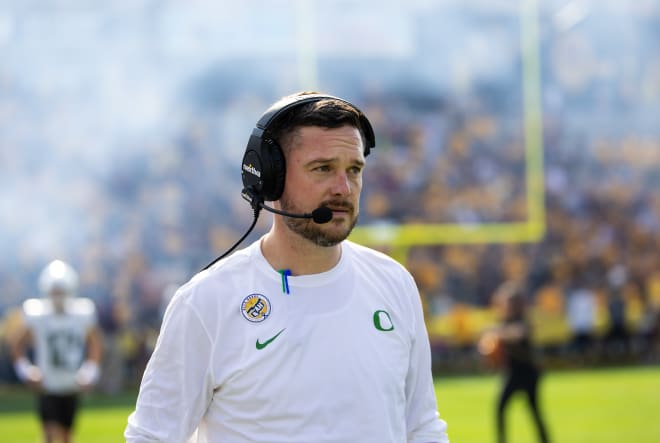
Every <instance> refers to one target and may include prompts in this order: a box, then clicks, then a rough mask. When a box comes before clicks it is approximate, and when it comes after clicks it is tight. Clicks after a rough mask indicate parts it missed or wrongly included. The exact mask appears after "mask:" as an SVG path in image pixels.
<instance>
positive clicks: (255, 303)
mask: <svg viewBox="0 0 660 443" xmlns="http://www.w3.org/2000/svg"><path fill="white" fill-rule="evenodd" d="M241 313H242V314H243V317H245V319H246V320H249V321H251V322H254V323H259V322H262V321H264V320H266V319H267V318H268V316H269V315H270V301H269V300H268V299H267V298H266V296H265V295H261V294H250V295H248V296H247V297H245V298H244V299H243V302H242V303H241Z"/></svg>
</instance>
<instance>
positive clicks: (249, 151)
mask: <svg viewBox="0 0 660 443" xmlns="http://www.w3.org/2000/svg"><path fill="white" fill-rule="evenodd" d="M321 100H338V101H340V102H342V103H345V104H346V105H348V106H350V107H351V108H353V109H355V110H356V111H357V112H358V114H359V119H360V129H361V132H362V134H363V135H364V138H365V147H364V156H365V157H366V156H367V155H369V152H370V151H371V149H372V148H374V147H375V146H376V140H375V137H374V130H373V128H372V127H371V123H369V120H368V119H367V117H366V116H365V115H364V114H363V113H362V111H360V110H359V109H358V108H357V106H355V105H353V104H352V103H350V102H348V101H346V100H344V99H341V98H339V97H334V96H332V95H324V94H305V95H296V96H292V97H290V99H288V100H285V101H283V102H278V103H277V104H276V105H274V106H273V107H271V108H270V109H268V110H267V111H266V112H265V113H264V114H263V115H262V116H261V118H260V119H259V121H258V122H257V125H256V127H255V128H254V129H253V130H252V134H251V135H250V139H249V140H248V144H247V147H246V148H245V154H244V155H243V163H242V170H241V177H242V179H243V186H244V188H245V189H249V190H250V191H251V192H250V193H251V194H252V196H253V197H256V198H258V199H261V200H262V201H275V200H278V199H279V198H280V197H281V195H282V191H284V178H285V176H286V161H285V159H284V154H283V153H282V148H281V147H280V146H279V145H278V143H277V141H275V140H273V139H272V138H271V137H270V135H269V133H268V130H269V126H270V125H271V124H272V123H273V122H274V121H275V120H277V119H278V117H280V116H282V115H283V114H284V113H286V112H288V111H290V110H291V109H293V108H296V107H299V106H303V105H305V104H308V103H313V102H318V101H321ZM244 197H245V193H244Z"/></svg>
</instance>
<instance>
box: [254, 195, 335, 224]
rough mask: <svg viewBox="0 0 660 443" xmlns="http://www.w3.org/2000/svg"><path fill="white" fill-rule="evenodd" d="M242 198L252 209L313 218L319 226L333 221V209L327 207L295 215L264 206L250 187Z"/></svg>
mask: <svg viewBox="0 0 660 443" xmlns="http://www.w3.org/2000/svg"><path fill="white" fill-rule="evenodd" d="M241 196H242V197H243V198H244V199H245V200H247V201H248V203H250V206H252V208H254V209H256V208H263V209H265V210H266V211H268V212H272V213H273V214H279V215H284V216H285V217H293V218H311V219H312V220H314V223H318V224H319V225H322V224H323V223H328V222H329V221H330V220H332V209H330V208H328V207H326V206H320V207H318V208H316V209H314V210H313V211H312V212H311V213H309V212H306V213H304V214H294V213H292V212H285V211H280V210H279V209H275V208H271V207H270V206H266V205H265V204H264V201H263V199H262V198H260V197H258V196H257V194H256V193H255V192H254V190H253V189H251V188H249V187H247V188H244V189H243V191H242V192H241Z"/></svg>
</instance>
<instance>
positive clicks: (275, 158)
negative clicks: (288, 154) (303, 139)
mask: <svg viewBox="0 0 660 443" xmlns="http://www.w3.org/2000/svg"><path fill="white" fill-rule="evenodd" d="M263 144H264V145H265V146H262V154H263V160H264V164H265V165H267V166H266V167H264V171H263V172H264V188H263V197H264V200H265V201H275V200H279V199H280V197H281V196H282V192H283V191H284V179H285V177H286V160H285V159H284V153H283V152H282V148H280V146H279V145H278V144H277V143H276V142H275V141H273V140H270V139H266V140H264V142H263Z"/></svg>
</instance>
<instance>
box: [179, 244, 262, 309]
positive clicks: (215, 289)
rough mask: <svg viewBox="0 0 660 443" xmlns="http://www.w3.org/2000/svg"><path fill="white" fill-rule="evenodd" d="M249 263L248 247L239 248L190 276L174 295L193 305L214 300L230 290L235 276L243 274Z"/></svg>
mask: <svg viewBox="0 0 660 443" xmlns="http://www.w3.org/2000/svg"><path fill="white" fill-rule="evenodd" d="M249 265H250V251H249V248H246V249H242V250H239V251H237V252H235V253H233V254H232V255H230V256H229V257H226V258H224V259H222V260H220V261H218V262H217V263H215V264H214V265H213V266H211V267H210V268H208V269H204V270H202V271H200V272H198V273H197V274H195V275H194V276H192V278H190V280H188V281H187V282H186V283H184V284H183V285H181V286H180V287H179V289H178V290H177V291H176V293H175V295H174V297H175V298H177V299H179V301H185V302H186V303H192V304H193V305H205V304H207V303H209V302H215V301H216V300H217V299H218V298H219V297H222V294H225V293H228V292H231V288H232V287H233V286H234V284H235V283H233V282H234V281H235V279H236V276H237V275H242V274H244V273H245V271H246V269H247V267H248V266H249Z"/></svg>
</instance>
